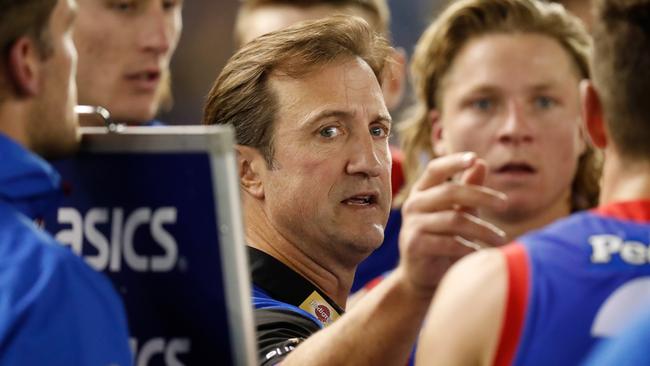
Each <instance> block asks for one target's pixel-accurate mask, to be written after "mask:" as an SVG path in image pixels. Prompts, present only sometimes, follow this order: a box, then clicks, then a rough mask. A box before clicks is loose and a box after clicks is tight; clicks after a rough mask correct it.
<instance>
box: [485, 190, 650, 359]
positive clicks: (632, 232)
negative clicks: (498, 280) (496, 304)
mask: <svg viewBox="0 0 650 366" xmlns="http://www.w3.org/2000/svg"><path fill="white" fill-rule="evenodd" d="M503 251H504V253H505V257H506V263H507V266H508V277H509V279H508V296H507V301H506V311H505V315H504V322H503V327H502V331H501V339H500V341H499V347H498V350H497V353H496V357H495V364H497V365H511V364H514V365H578V364H580V362H581V361H582V360H583V359H584V358H585V356H586V355H587V354H588V352H589V351H590V350H591V348H592V347H593V346H594V345H595V344H596V343H597V342H598V341H599V340H601V339H603V338H606V337H609V336H612V335H615V334H616V333H618V331H619V330H620V329H621V328H623V327H625V326H626V325H628V324H629V322H630V320H632V319H634V317H635V315H638V314H640V313H642V312H643V310H644V309H648V308H650V264H649V262H650V201H634V202H622V203H615V204H611V205H607V206H603V207H600V208H598V209H596V210H593V211H589V212H584V213H578V214H575V215H572V216H570V217H569V218H567V219H564V220H561V221H559V222H557V223H555V224H553V225H551V226H549V227H547V228H545V229H543V230H540V231H536V232H533V233H531V234H529V235H526V236H524V237H522V238H520V239H519V240H518V242H516V243H514V244H511V245H508V246H506V247H504V249H503Z"/></svg>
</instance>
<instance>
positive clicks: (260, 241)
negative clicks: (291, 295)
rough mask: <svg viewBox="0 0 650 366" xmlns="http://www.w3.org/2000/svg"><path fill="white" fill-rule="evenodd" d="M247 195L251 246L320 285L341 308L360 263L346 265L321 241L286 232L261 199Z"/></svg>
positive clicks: (343, 305)
mask: <svg viewBox="0 0 650 366" xmlns="http://www.w3.org/2000/svg"><path fill="white" fill-rule="evenodd" d="M242 193H243V195H244V196H245V197H244V212H245V220H246V241H247V243H248V245H250V246H251V247H253V248H256V249H258V250H261V251H263V252H265V253H266V254H268V255H270V256H272V257H274V258H275V259H277V260H279V261H280V262H282V263H283V264H285V265H286V266H288V267H289V268H291V269H292V270H293V271H295V272H296V273H298V274H300V275H301V276H303V277H304V278H306V279H307V280H309V281H310V282H311V283H313V284H314V285H316V286H317V287H318V288H320V289H321V290H322V291H323V292H325V293H326V294H327V296H329V297H330V298H331V299H332V300H334V301H335V302H336V304H337V305H338V306H340V307H341V308H343V309H344V308H345V303H346V300H347V298H348V295H349V293H350V289H351V288H352V281H353V280H354V273H355V271H356V266H352V267H350V266H342V265H341V264H340V263H337V262H338V261H336V260H335V259H334V258H331V257H330V256H328V255H327V253H326V252H325V251H324V250H322V245H319V244H317V243H304V242H297V241H296V240H291V239H290V238H288V237H287V236H285V235H282V233H281V232H279V231H278V230H277V229H276V228H275V227H274V226H273V225H272V224H271V222H270V221H269V218H268V216H267V215H266V212H265V210H264V208H263V207H262V205H260V204H259V203H258V202H259V201H256V200H255V201H254V199H253V198H251V197H246V193H245V192H242Z"/></svg>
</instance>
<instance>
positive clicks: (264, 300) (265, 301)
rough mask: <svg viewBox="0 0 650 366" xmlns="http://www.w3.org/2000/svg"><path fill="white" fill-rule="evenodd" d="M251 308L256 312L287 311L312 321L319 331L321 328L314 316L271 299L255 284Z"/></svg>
mask: <svg viewBox="0 0 650 366" xmlns="http://www.w3.org/2000/svg"><path fill="white" fill-rule="evenodd" d="M253 307H254V308H255V309H256V310H258V309H273V310H274V309H282V310H288V311H291V312H294V313H297V314H299V315H300V316H302V317H305V318H307V319H309V320H311V321H313V322H314V323H316V324H317V325H318V327H319V328H321V329H322V328H323V324H322V323H321V322H320V321H318V319H316V317H315V316H313V315H311V314H309V313H308V312H306V311H304V310H302V309H301V308H299V307H297V306H294V305H291V304H287V303H286V302H282V301H278V300H275V299H274V298H272V297H271V295H269V294H268V293H266V291H264V290H262V289H261V288H259V287H257V286H256V285H255V284H253Z"/></svg>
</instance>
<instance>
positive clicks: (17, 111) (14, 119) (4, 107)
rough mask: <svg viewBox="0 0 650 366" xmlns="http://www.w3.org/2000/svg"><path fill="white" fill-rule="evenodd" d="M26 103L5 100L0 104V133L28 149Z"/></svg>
mask: <svg viewBox="0 0 650 366" xmlns="http://www.w3.org/2000/svg"><path fill="white" fill-rule="evenodd" d="M28 116H29V114H28V108H27V104H26V103H24V102H23V103H21V102H13V101H6V102H4V103H3V104H1V105H0V133H2V134H4V135H5V136H7V137H9V138H10V139H12V140H14V141H16V142H18V143H19V144H21V145H22V146H24V147H25V148H27V149H29V148H30V147H31V146H29V139H28V136H27V121H28V120H29V119H28Z"/></svg>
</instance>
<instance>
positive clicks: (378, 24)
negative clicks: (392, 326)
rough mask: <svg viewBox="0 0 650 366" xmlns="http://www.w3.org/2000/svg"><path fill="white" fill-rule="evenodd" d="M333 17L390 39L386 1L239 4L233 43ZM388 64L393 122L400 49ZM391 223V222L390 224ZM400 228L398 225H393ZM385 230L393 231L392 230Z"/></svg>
mask: <svg viewBox="0 0 650 366" xmlns="http://www.w3.org/2000/svg"><path fill="white" fill-rule="evenodd" d="M335 14H341V15H352V16H359V17H361V18H363V19H364V20H365V21H366V22H368V24H370V26H371V27H372V29H373V30H374V31H375V32H377V33H379V34H381V35H383V36H384V37H386V38H388V39H390V38H391V37H390V10H389V7H388V2H387V1H386V0H297V1H296V0H242V1H241V7H240V8H239V12H238V14H237V21H236V24H235V43H236V44H237V45H239V46H241V45H243V44H246V43H248V42H250V41H251V40H253V39H255V38H257V37H259V36H261V35H263V34H266V33H269V32H272V31H275V30H278V29H282V28H285V27H288V26H290V25H292V24H295V23H298V22H300V21H305V20H315V19H322V18H326V17H328V16H332V15H335ZM391 54H392V55H391V62H389V63H388V64H387V65H386V67H385V68H384V75H383V76H382V83H381V87H382V91H383V95H384V101H385V103H386V107H387V108H388V110H389V112H390V113H391V115H393V118H395V115H394V112H395V111H396V110H397V109H398V108H399V106H400V103H401V102H402V97H403V95H404V89H405V86H406V69H405V64H406V54H405V51H404V50H403V49H401V48H398V49H394V50H393V51H391ZM390 152H391V158H392V167H391V188H392V196H393V197H395V195H396V194H397V193H398V192H399V191H400V189H401V187H402V185H403V184H404V171H403V168H402V165H403V163H402V161H403V157H402V152H401V151H400V149H399V148H397V147H396V146H393V145H390ZM389 222H392V221H389ZM396 226H397V227H399V223H397V225H396ZM387 230H389V231H390V230H392V231H395V232H396V230H394V229H393V228H388V229H387ZM397 261H398V248H397V245H396V243H395V242H389V243H387V245H382V246H380V248H379V249H377V250H376V251H375V252H373V253H372V254H371V255H370V256H369V257H368V258H367V259H366V260H365V261H363V262H362V263H361V264H360V265H359V268H358V269H357V273H356V276H355V278H354V283H353V284H352V291H353V292H354V291H357V290H358V289H359V288H361V287H363V285H365V284H366V283H367V282H368V281H370V280H372V279H373V278H375V277H377V276H379V275H381V274H383V273H384V272H386V271H387V270H389V269H393V268H395V266H396V265H397Z"/></svg>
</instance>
